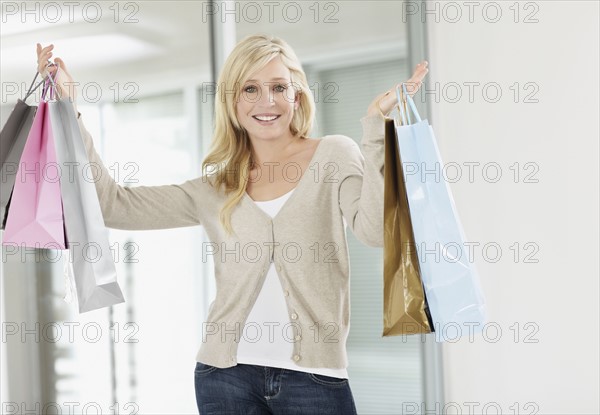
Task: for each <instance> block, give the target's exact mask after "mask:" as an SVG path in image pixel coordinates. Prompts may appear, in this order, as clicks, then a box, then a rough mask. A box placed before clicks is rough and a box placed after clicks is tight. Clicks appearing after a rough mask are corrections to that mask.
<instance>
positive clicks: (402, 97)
mask: <svg viewBox="0 0 600 415" xmlns="http://www.w3.org/2000/svg"><path fill="white" fill-rule="evenodd" d="M396 98H397V99H398V109H399V110H400V117H401V120H402V122H403V125H410V124H412V121H411V119H410V113H409V111H408V108H407V107H406V104H407V103H408V105H409V106H410V109H411V110H412V112H413V114H414V115H415V119H416V120H417V122H421V116H420V115H419V111H417V107H416V105H415V102H414V101H413V99H412V97H411V96H410V95H408V92H407V91H406V84H405V83H404V82H402V92H400V86H396Z"/></svg>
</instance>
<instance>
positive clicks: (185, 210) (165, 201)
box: [37, 43, 204, 230]
mask: <svg viewBox="0 0 600 415" xmlns="http://www.w3.org/2000/svg"><path fill="white" fill-rule="evenodd" d="M53 49H54V45H49V46H46V47H44V48H43V47H42V45H40V44H39V43H38V44H37V64H38V67H37V70H38V72H39V73H40V74H41V75H42V77H43V78H46V77H47V76H48V75H51V76H52V79H54V80H55V83H56V86H57V88H58V90H59V92H60V95H61V97H62V98H63V99H64V98H69V99H70V101H71V102H72V103H73V106H74V109H75V112H77V105H76V95H77V90H76V88H75V85H76V84H75V82H74V81H73V78H72V77H71V75H70V74H69V71H68V70H67V67H66V65H65V63H64V62H63V60H62V59H60V58H56V59H54V63H52V62H50V58H51V57H52V50H53ZM49 64H50V65H49ZM58 68H60V70H58V74H57V69H58ZM77 118H78V119H77V122H78V124H79V130H80V132H81V136H82V139H83V142H84V145H85V149H86V153H87V156H88V159H89V162H90V164H91V168H90V169H89V171H91V172H92V175H93V178H94V183H95V186H96V193H97V194H98V200H99V202H100V208H101V210H102V216H103V218H104V224H105V225H106V226H107V227H109V228H115V229H126V230H145V229H168V228H178V227H183V226H195V225H201V224H202V223H201V220H200V205H199V201H200V200H201V195H202V190H203V185H204V184H203V180H204V177H199V178H197V179H194V180H188V181H186V182H184V183H182V184H177V185H175V184H173V185H163V186H135V187H122V186H120V185H118V184H117V183H115V181H114V180H113V178H112V177H111V176H110V174H109V173H108V170H107V169H106V167H104V164H103V163H102V160H101V159H100V157H99V156H98V153H97V152H96V150H95V148H94V142H93V140H92V136H91V135H90V133H89V132H88V131H87V129H86V128H85V126H84V125H83V120H82V119H81V116H80V115H78V117H77Z"/></svg>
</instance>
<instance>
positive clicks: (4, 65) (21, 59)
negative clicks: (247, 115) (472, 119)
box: [0, 1, 406, 104]
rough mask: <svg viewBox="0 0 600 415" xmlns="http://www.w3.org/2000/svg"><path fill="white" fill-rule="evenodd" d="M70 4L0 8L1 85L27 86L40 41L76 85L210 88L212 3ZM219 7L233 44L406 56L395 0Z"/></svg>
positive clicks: (336, 54) (306, 58) (309, 56)
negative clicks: (255, 38) (260, 39)
mask: <svg viewBox="0 0 600 415" xmlns="http://www.w3.org/2000/svg"><path fill="white" fill-rule="evenodd" d="M73 3H74V4H75V5H74V6H72V8H71V9H69V7H68V6H67V4H68V2H31V3H27V5H26V6H24V5H25V4H26V3H24V2H3V3H2V13H1V17H2V25H1V26H0V74H1V76H0V78H1V80H2V85H3V86H4V85H13V84H16V85H18V86H19V88H20V89H19V91H21V90H22V89H23V86H22V85H23V84H27V85H28V84H29V83H30V82H31V80H32V79H33V76H34V75H35V70H36V58H37V57H36V51H35V49H36V43H38V42H39V43H41V44H42V45H44V46H45V45H48V44H50V43H52V44H54V45H55V54H54V57H61V58H62V59H63V60H64V61H65V62H66V64H67V67H68V69H69V71H70V73H71V74H72V75H73V77H74V78H75V80H76V81H78V82H80V83H81V84H82V85H88V86H89V85H91V86H93V85H101V86H102V88H103V89H102V91H103V92H104V91H105V92H108V95H109V96H110V93H111V92H110V91H112V90H114V86H115V83H119V85H120V86H119V88H120V89H121V90H123V85H124V84H125V83H126V82H135V83H136V85H137V86H138V87H139V90H138V95H139V96H143V95H145V94H152V93H153V92H155V91H156V90H164V89H168V88H174V87H179V86H181V85H182V84H185V83H190V82H191V83H194V84H200V83H202V82H210V49H209V23H208V21H209V18H210V12H211V9H209V8H208V7H209V6H210V5H209V2H206V1H136V2H120V3H119V7H115V6H114V4H115V3H114V2H73ZM269 4H273V5H274V6H269ZM57 6H58V7H57ZM217 6H218V8H216V9H213V11H214V13H215V15H216V16H217V18H218V20H219V21H226V22H230V23H231V22H232V21H233V20H235V21H236V23H235V30H236V40H240V39H241V38H243V37H244V36H246V35H249V34H253V33H271V34H274V35H277V36H280V37H282V38H283V39H285V40H286V41H287V42H288V43H289V44H290V45H291V46H292V47H293V48H294V50H295V51H296V53H297V54H298V56H299V58H300V60H301V61H302V62H303V64H304V65H322V66H323V65H325V66H326V65H335V64H340V62H342V61H344V60H352V61H353V60H355V59H358V57H360V56H361V55H364V54H370V55H374V54H375V55H377V54H379V55H381V56H386V55H387V56H389V54H390V53H391V54H394V55H395V56H399V55H401V54H402V53H405V49H406V26H405V24H404V23H403V22H402V20H403V19H402V2H401V1H336V2H315V1H300V2H288V1H278V2H241V1H237V2H230V3H229V5H224V4H223V2H217ZM226 8H227V9H226ZM227 10H229V11H230V12H227ZM111 86H112V88H113V89H110V88H111ZM9 90H10V87H9V86H8V87H3V104H6V103H7V102H12V101H16V99H17V98H18V97H19V96H20V94H19V92H17V93H8V92H7V91H9ZM103 98H106V96H105V97H103Z"/></svg>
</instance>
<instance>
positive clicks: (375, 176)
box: [339, 115, 385, 247]
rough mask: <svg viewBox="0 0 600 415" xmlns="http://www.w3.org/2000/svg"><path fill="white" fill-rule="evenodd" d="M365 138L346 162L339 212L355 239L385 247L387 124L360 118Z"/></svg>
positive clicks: (378, 118)
mask: <svg viewBox="0 0 600 415" xmlns="http://www.w3.org/2000/svg"><path fill="white" fill-rule="evenodd" d="M360 121H361V124H362V127H363V137H362V141H361V144H360V148H359V146H358V145H357V144H356V143H355V142H353V146H352V147H353V149H352V151H350V152H349V157H348V159H347V160H345V161H344V165H345V166H344V169H343V171H344V175H343V179H342V183H341V184H340V187H339V192H340V194H339V202H340V209H341V211H342V214H343V216H344V219H345V220H346V223H347V224H348V226H350V229H351V230H352V233H353V234H354V236H356V238H357V239H358V240H359V241H361V242H362V243H364V244H365V245H368V246H372V247H383V191H384V181H383V180H384V175H383V173H384V172H383V162H384V156H385V153H384V152H385V148H384V127H385V120H384V118H383V117H382V116H380V115H370V116H365V117H363V118H361V120H360Z"/></svg>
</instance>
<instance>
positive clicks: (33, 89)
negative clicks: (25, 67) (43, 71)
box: [23, 72, 44, 102]
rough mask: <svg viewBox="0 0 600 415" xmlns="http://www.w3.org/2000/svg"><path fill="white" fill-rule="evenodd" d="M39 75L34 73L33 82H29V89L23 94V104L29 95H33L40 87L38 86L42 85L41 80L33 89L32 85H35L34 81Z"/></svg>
mask: <svg viewBox="0 0 600 415" xmlns="http://www.w3.org/2000/svg"><path fill="white" fill-rule="evenodd" d="M38 75H39V72H36V73H35V77H34V78H33V81H31V85H30V86H29V89H28V90H27V94H25V97H24V98H23V102H25V101H27V98H29V96H30V95H31V94H33V92H34V91H35V90H36V89H38V88H39V87H40V85H42V84H43V83H44V80H43V79H42V80H41V81H40V82H39V83H38V84H37V85H36V86H35V88H34V87H33V84H34V83H35V80H36V79H37V77H38Z"/></svg>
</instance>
